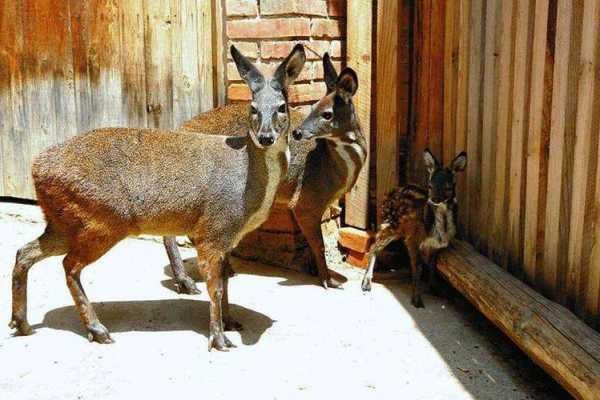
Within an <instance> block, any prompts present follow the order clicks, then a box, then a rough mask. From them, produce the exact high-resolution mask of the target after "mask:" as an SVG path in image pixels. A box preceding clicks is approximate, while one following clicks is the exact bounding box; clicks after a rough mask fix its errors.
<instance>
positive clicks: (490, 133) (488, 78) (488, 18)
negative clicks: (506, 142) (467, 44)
mask: <svg viewBox="0 0 600 400" xmlns="http://www.w3.org/2000/svg"><path fill="white" fill-rule="evenodd" d="M497 7H498V2H497V0H488V1H487V2H486V10H485V14H486V15H485V26H486V28H485V47H484V67H483V68H484V70H483V120H482V127H481V131H482V143H481V204H480V208H479V211H480V215H479V221H480V225H479V240H480V242H479V248H480V250H481V251H482V252H483V253H484V254H487V248H488V240H489V234H490V229H489V225H490V223H489V221H490V218H491V217H492V216H493V210H494V205H493V203H492V201H491V199H492V194H493V193H494V191H493V187H494V186H493V185H494V179H493V175H494V164H495V159H496V157H495V154H496V148H495V134H494V127H495V126H496V112H495V111H496V101H495V99H496V85H495V83H496V73H497V72H496V71H497V66H496V57H495V54H496V25H497V23H498V21H497V17H496V12H497V10H496V9H497Z"/></svg>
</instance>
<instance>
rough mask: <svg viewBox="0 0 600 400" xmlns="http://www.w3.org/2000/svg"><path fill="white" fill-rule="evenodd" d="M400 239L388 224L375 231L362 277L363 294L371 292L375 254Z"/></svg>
mask: <svg viewBox="0 0 600 400" xmlns="http://www.w3.org/2000/svg"><path fill="white" fill-rule="evenodd" d="M399 239H401V236H400V234H399V232H398V231H397V230H396V229H393V228H392V227H391V226H390V225H389V224H382V225H381V227H380V228H379V229H378V230H377V234H376V235H375V242H374V243H373V244H372V245H371V248H370V249H369V267H368V268H367V270H366V271H365V275H364V276H363V280H362V284H361V288H362V290H363V292H368V291H370V290H371V283H372V281H373V272H374V270H375V263H376V261H377V254H379V252H380V251H381V250H383V249H385V248H386V246H387V245H389V244H390V243H392V242H393V241H394V240H399Z"/></svg>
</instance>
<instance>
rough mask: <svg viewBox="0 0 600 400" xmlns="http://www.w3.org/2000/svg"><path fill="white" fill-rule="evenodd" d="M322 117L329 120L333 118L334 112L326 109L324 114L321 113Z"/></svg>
mask: <svg viewBox="0 0 600 400" xmlns="http://www.w3.org/2000/svg"><path fill="white" fill-rule="evenodd" d="M321 117H323V119H324V120H326V121H329V120H330V119H331V118H333V113H332V112H331V111H325V112H324V113H323V114H321Z"/></svg>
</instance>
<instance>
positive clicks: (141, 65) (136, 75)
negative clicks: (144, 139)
mask: <svg viewBox="0 0 600 400" xmlns="http://www.w3.org/2000/svg"><path fill="white" fill-rule="evenodd" d="M120 19H121V44H120V46H121V74H122V76H123V86H122V90H123V104H122V107H123V109H122V112H124V113H126V115H127V119H126V123H127V126H131V127H136V126H139V127H145V126H146V125H147V118H146V117H147V112H146V76H145V73H146V69H145V64H146V60H145V54H144V2H143V0H130V1H127V2H123V3H122V7H121V13H120Z"/></svg>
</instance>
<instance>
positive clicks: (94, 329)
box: [87, 322, 115, 344]
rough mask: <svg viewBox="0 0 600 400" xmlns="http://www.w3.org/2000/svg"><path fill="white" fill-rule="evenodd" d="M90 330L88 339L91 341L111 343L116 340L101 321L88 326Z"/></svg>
mask: <svg viewBox="0 0 600 400" xmlns="http://www.w3.org/2000/svg"><path fill="white" fill-rule="evenodd" d="M87 330H88V340H89V341H90V342H97V343H100V344H110V343H114V342H115V341H114V340H113V339H112V338H111V337H110V333H109V332H108V329H106V327H105V326H104V325H102V324H101V323H100V322H96V323H94V324H92V325H90V326H88V327H87Z"/></svg>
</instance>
